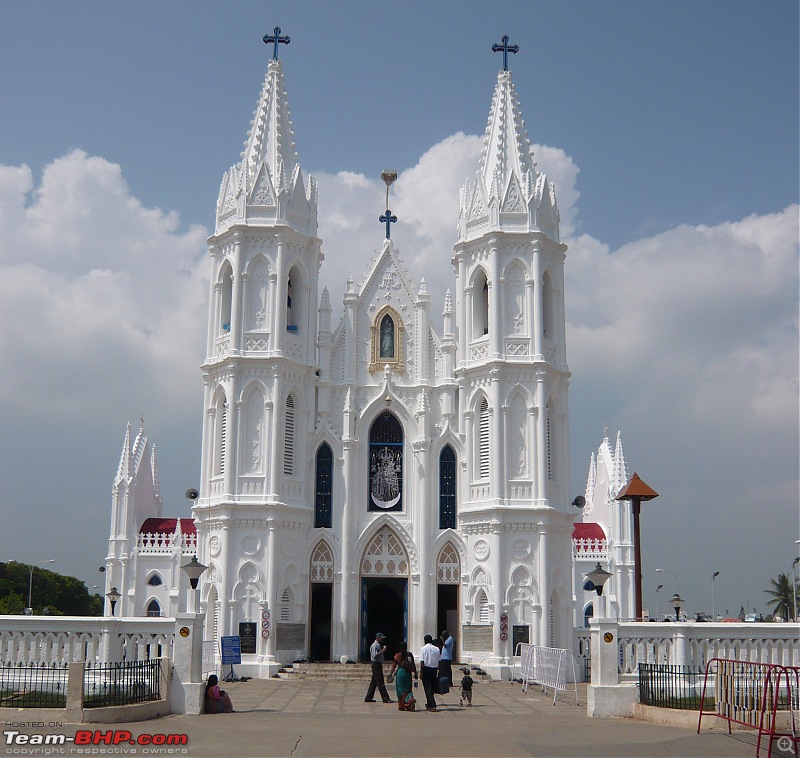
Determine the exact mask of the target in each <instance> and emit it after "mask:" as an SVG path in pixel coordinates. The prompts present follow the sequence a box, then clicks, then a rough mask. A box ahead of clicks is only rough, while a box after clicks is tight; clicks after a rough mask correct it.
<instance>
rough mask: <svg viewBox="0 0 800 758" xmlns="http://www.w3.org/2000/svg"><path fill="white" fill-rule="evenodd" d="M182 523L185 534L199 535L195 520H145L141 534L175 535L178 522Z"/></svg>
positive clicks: (182, 530)
mask: <svg viewBox="0 0 800 758" xmlns="http://www.w3.org/2000/svg"><path fill="white" fill-rule="evenodd" d="M179 521H180V522H181V532H182V533H183V534H197V527H196V526H195V525H194V519H193V518H182V519H177V518H148V519H145V520H144V523H143V524H142V526H141V528H140V529H139V533H140V534H174V532H175V529H176V527H177V525H178V522H179Z"/></svg>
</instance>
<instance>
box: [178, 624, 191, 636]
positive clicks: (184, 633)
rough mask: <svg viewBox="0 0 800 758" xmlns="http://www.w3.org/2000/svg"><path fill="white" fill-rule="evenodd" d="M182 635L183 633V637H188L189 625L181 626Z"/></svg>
mask: <svg viewBox="0 0 800 758" xmlns="http://www.w3.org/2000/svg"><path fill="white" fill-rule="evenodd" d="M180 635H181V637H188V636H189V627H188V626H182V627H181V631H180Z"/></svg>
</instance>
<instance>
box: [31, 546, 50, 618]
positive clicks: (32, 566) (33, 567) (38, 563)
mask: <svg viewBox="0 0 800 758" xmlns="http://www.w3.org/2000/svg"><path fill="white" fill-rule="evenodd" d="M55 562H56V559H55V558H50V559H49V560H46V561H38V562H37V563H31V564H30V565H29V566H28V570H29V572H30V576H29V577H28V607H27V608H26V609H25V614H26V615H28V616H32V615H33V570H34V569H35V568H36V567H37V566H42V565H44V564H45V563H55Z"/></svg>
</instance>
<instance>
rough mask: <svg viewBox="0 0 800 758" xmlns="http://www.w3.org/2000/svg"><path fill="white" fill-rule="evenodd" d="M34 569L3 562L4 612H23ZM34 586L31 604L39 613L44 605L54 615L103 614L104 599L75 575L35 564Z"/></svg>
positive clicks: (0, 605)
mask: <svg viewBox="0 0 800 758" xmlns="http://www.w3.org/2000/svg"><path fill="white" fill-rule="evenodd" d="M30 571H31V567H30V566H29V565H28V564H27V563H16V562H15V561H10V562H9V563H0V614H16V613H22V612H23V610H24V609H25V607H26V606H27V604H28V588H29V586H30V585H29V582H30V577H31V573H30ZM32 588H33V595H32V596H31V605H32V606H33V612H34V613H35V614H37V615H38V614H41V613H42V611H43V609H44V608H47V613H48V614H49V615H53V616H100V615H101V614H102V612H103V598H102V597H100V596H99V595H90V594H89V591H88V590H87V589H86V585H85V584H84V583H83V582H82V581H81V580H80V579H78V578H76V577H74V576H62V575H61V574H58V573H56V572H55V571H48V570H47V569H43V568H42V567H41V566H35V567H34V569H33V586H32ZM18 600H19V601H21V602H22V606H21V607H19V602H17V601H18Z"/></svg>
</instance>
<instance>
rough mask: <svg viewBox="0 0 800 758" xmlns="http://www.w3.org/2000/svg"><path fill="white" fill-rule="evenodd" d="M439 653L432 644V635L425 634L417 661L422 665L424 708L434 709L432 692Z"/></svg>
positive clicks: (437, 668)
mask: <svg viewBox="0 0 800 758" xmlns="http://www.w3.org/2000/svg"><path fill="white" fill-rule="evenodd" d="M440 659H441V655H440V653H439V648H438V647H436V645H434V644H433V637H431V635H430V634H426V635H425V644H424V645H423V646H422V650H421V651H420V654H419V662H420V666H421V667H422V687H423V689H424V690H425V710H426V711H435V710H436V700H435V699H434V697H433V693H434V690H435V687H436V673H437V671H438V670H439V660H440Z"/></svg>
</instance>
